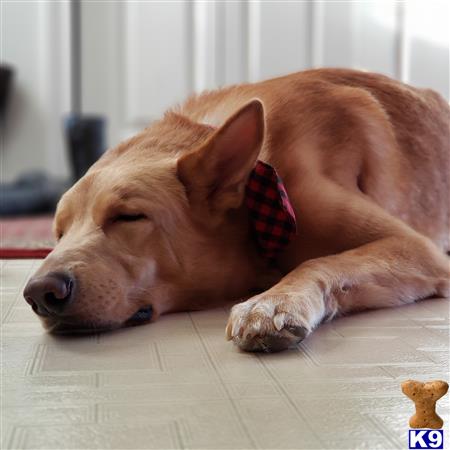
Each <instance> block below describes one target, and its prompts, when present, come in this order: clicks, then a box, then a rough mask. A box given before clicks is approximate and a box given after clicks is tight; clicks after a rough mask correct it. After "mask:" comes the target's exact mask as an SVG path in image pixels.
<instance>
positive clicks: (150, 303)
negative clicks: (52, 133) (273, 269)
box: [24, 101, 264, 331]
mask: <svg viewBox="0 0 450 450" xmlns="http://www.w3.org/2000/svg"><path fill="white" fill-rule="evenodd" d="M263 135H264V117H263V109H262V105H261V103H260V102H259V101H253V102H251V103H249V104H248V105H246V106H245V107H244V108H242V109H241V110H239V111H238V112H237V113H236V114H234V115H233V116H232V117H231V118H230V119H228V121H226V123H225V124H224V125H223V126H222V127H220V128H219V129H214V128H212V127H209V126H206V125H200V124H197V123H194V122H191V121H190V120H188V119H186V118H184V117H182V116H179V115H177V114H175V113H169V114H168V115H166V117H165V118H164V119H163V120H162V121H160V122H158V123H156V124H154V125H153V126H152V127H150V128H149V129H147V130H145V131H144V132H143V133H141V134H140V135H138V136H136V137H135V138H132V139H131V140H129V141H127V142H125V143H123V144H121V145H119V146H118V147H117V148H115V149H112V150H110V151H109V152H107V153H106V154H105V155H104V156H103V157H102V158H101V159H100V160H99V161H98V162H97V163H96V164H94V165H93V166H92V167H91V169H90V170H89V171H88V173H87V174H86V175H85V176H84V177H83V178H82V179H81V180H79V181H78V182H77V183H76V184H75V185H74V186H73V187H72V188H71V189H70V190H69V191H68V192H67V193H66V194H64V196H63V197H62V199H61V200H60V202H59V204H58V208H57V213H56V218H55V233H56V237H57V239H58V242H57V245H56V247H55V249H54V250H53V251H52V252H51V253H50V255H49V256H48V257H47V259H46V260H45V261H44V263H43V265H42V266H41V268H40V269H39V270H38V272H37V273H36V274H35V275H34V276H33V277H32V278H31V280H30V281H29V283H28V285H27V287H26V288H25V291H24V296H25V298H26V300H27V301H28V302H29V303H30V304H31V306H32V307H33V309H34V311H35V312H36V313H37V314H38V315H40V316H41V317H42V319H43V322H44V324H45V325H46V326H47V327H48V328H49V329H52V330H54V331H70V330H73V331H81V330H91V329H112V328H117V327H120V326H123V325H124V324H127V323H130V322H135V321H147V320H150V316H151V312H152V314H153V318H155V317H157V316H158V315H160V314H161V313H164V312H167V311H176V310H185V309H198V308H202V307H205V306H206V305H212V304H214V302H217V301H219V300H220V301H223V300H227V299H233V298H234V299H236V297H240V296H245V295H246V294H248V293H249V291H250V290H251V289H254V288H258V284H259V283H261V274H262V273H264V270H263V268H262V267H261V263H260V262H259V259H258V257H257V253H256V249H255V246H254V244H253V242H252V240H251V239H248V214H247V212H246V210H245V207H244V206H243V199H244V192H245V185H246V181H247V178H248V176H249V173H250V172H251V170H252V168H253V167H254V165H255V161H256V159H257V157H258V154H259V151H260V148H261V145H262V141H263ZM258 272H259V273H258ZM260 287H263V286H260Z"/></svg>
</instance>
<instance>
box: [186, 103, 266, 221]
mask: <svg viewBox="0 0 450 450" xmlns="http://www.w3.org/2000/svg"><path fill="white" fill-rule="evenodd" d="M263 138H264V110H263V105H262V103H261V102H260V101H259V100H253V101H251V102H250V103H248V104H247V105H246V106H244V107H243V108H241V109H240V110H239V111H238V112H236V113H235V114H234V115H233V116H231V117H230V118H229V119H228V120H227V121H226V122H225V124H224V125H222V126H221V127H220V128H219V129H218V130H217V131H216V132H215V133H214V134H213V135H212V136H211V137H210V138H209V139H208V141H207V142H206V144H204V145H202V147H201V148H199V149H197V150H195V151H193V152H190V153H187V154H185V155H183V156H182V157H180V159H179V160H178V167H177V171H178V177H179V179H180V180H181V182H182V183H183V184H184V185H185V187H186V191H187V193H188V197H189V201H190V203H191V204H192V206H194V207H196V208H201V209H202V210H203V209H206V210H207V211H208V212H209V213H210V214H217V213H219V214H220V213H223V212H225V211H227V210H228V209H232V208H238V207H239V206H240V205H241V204H242V201H243V198H244V192H245V185H246V183H247V179H248V176H249V174H250V172H251V171H252V169H253V167H254V166H255V164H256V160H257V158H258V154H259V152H260V149H261V144H262V142H263Z"/></svg>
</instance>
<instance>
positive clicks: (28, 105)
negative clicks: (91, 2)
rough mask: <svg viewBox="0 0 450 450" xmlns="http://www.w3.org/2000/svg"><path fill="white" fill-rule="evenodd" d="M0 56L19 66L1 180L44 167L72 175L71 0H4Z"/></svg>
mask: <svg viewBox="0 0 450 450" xmlns="http://www.w3.org/2000/svg"><path fill="white" fill-rule="evenodd" d="M0 8H1V10H0V12H1V45H0V50H1V54H0V60H1V61H2V63H7V64H10V65H12V66H13V67H14V69H15V77H14V80H13V92H12V95H11V97H10V103H9V109H8V112H9V116H8V120H7V122H6V126H5V128H4V129H3V130H2V141H1V144H2V145H1V149H0V152H1V154H0V157H1V161H2V170H1V173H0V176H1V179H2V181H10V180H12V179H13V178H15V177H16V175H17V174H19V173H21V172H24V171H27V170H32V169H36V168H38V169H43V170H47V171H49V172H50V173H52V174H54V175H59V176H62V177H65V176H67V174H68V170H67V163H66V158H65V147H64V142H63V133H62V117H63V116H64V115H65V114H66V113H67V112H68V111H69V102H70V98H69V97H70V88H69V86H70V78H69V77H70V74H69V71H70V70H69V69H70V66H69V14H68V13H69V8H68V3H67V2H64V1H58V2H50V1H45V2H35V1H28V2H19V1H9V0H2V1H1V6H0Z"/></svg>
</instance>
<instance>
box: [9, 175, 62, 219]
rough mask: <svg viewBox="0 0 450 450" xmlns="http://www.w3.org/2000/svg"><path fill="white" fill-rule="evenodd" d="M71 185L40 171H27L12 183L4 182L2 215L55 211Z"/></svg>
mask: <svg viewBox="0 0 450 450" xmlns="http://www.w3.org/2000/svg"><path fill="white" fill-rule="evenodd" d="M69 185H70V183H67V182H63V181H61V180H54V179H52V178H50V177H48V176H47V175H46V174H45V173H43V172H40V171H34V172H28V173H25V174H23V175H21V176H20V177H19V178H17V180H15V181H14V182H12V183H2V184H1V185H0V217H7V216H21V215H30V214H37V213H43V212H53V211H54V210H55V206H56V203H57V202H58V200H59V198H60V197H61V194H62V193H63V192H64V191H65V190H66V189H67V188H68V187H69Z"/></svg>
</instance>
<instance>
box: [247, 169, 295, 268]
mask: <svg viewBox="0 0 450 450" xmlns="http://www.w3.org/2000/svg"><path fill="white" fill-rule="evenodd" d="M245 202H246V205H247V207H248V209H249V212H250V218H251V222H252V225H253V230H254V232H255V236H256V240H257V242H258V245H259V247H260V250H261V253H262V254H263V256H265V257H266V258H268V259H270V260H273V259H274V258H275V257H276V256H277V254H278V253H279V252H280V251H281V250H282V249H283V248H284V247H286V245H288V244H289V242H290V241H291V240H292V238H293V237H294V236H295V234H296V232H297V224H296V220H295V213H294V210H293V208H292V205H291V203H290V201H289V197H288V195H287V193H286V190H285V188H284V185H283V181H282V180H281V178H280V177H279V176H278V174H277V172H276V170H275V169H274V168H273V167H272V166H270V165H269V164H266V163H264V162H262V161H257V163H256V166H255V168H254V169H253V171H252V172H251V174H250V177H249V179H248V183H247V186H246V194H245Z"/></svg>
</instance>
